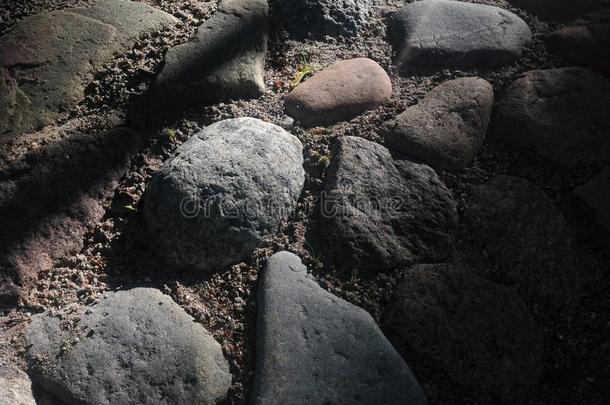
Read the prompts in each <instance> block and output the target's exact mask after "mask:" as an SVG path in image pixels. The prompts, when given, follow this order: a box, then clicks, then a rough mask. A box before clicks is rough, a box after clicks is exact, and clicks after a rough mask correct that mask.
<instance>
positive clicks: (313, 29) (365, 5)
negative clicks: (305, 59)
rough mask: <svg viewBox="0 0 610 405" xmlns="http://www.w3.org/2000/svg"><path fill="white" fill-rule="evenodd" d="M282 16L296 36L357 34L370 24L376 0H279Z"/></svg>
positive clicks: (279, 9) (278, 5) (318, 36)
mask: <svg viewBox="0 0 610 405" xmlns="http://www.w3.org/2000/svg"><path fill="white" fill-rule="evenodd" d="M276 3H278V4H277V6H276V7H278V14H279V16H278V17H279V19H280V20H281V21H282V22H283V24H284V25H285V28H286V29H287V30H288V32H290V33H291V34H292V35H293V36H296V37H299V38H302V37H309V38H321V37H324V36H325V35H333V36H335V35H343V36H348V37H352V36H356V35H357V34H358V32H359V31H360V30H361V29H362V27H363V26H364V25H365V24H366V22H367V20H368V17H369V13H370V10H371V7H373V6H374V0H343V1H335V0H301V1H293V0H279V1H278V2H276Z"/></svg>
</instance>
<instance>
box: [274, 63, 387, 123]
mask: <svg viewBox="0 0 610 405" xmlns="http://www.w3.org/2000/svg"><path fill="white" fill-rule="evenodd" d="M391 96H392V82H391V81H390V77H389V76H388V75H387V73H386V72H385V71H384V70H383V68H382V67H381V66H379V64H377V62H375V61H373V60H371V59H367V58H356V59H349V60H344V61H341V62H337V63H335V64H334V65H332V66H329V67H328V68H326V69H324V70H321V71H320V72H317V73H315V75H314V76H313V77H312V78H310V79H308V80H307V81H305V82H304V83H302V84H300V85H299V86H297V88H295V89H294V90H293V91H291V92H290V94H288V96H287V97H286V100H285V102H284V107H285V109H286V113H287V114H288V115H290V116H291V117H293V118H294V119H295V120H297V121H299V122H300V123H301V124H302V125H305V126H315V125H330V124H334V123H336V122H338V121H343V120H348V119H350V118H353V117H355V116H357V115H359V114H362V113H363V112H365V111H368V110H374V109H376V108H377V107H379V106H380V105H382V104H383V103H384V102H386V101H388V100H389V99H390V97H391Z"/></svg>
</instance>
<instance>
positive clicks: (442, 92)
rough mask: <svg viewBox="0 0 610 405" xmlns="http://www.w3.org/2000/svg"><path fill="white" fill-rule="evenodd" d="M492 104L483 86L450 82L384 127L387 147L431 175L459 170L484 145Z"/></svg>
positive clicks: (488, 87) (486, 85)
mask: <svg viewBox="0 0 610 405" xmlns="http://www.w3.org/2000/svg"><path fill="white" fill-rule="evenodd" d="M493 103H494V92H493V87H491V84H489V83H488V82H487V81H485V80H483V79H480V78H478V77H466V78H460V79H455V80H449V81H447V82H445V83H443V84H441V85H440V86H437V87H435V88H434V89H433V90H432V91H431V92H430V93H429V94H428V95H426V97H424V98H423V99H422V100H421V101H420V102H419V103H418V104H417V105H414V106H412V107H409V108H407V110H405V111H404V112H403V113H401V114H400V115H398V117H396V119H395V120H391V121H389V122H388V123H386V127H387V132H386V134H385V142H386V145H387V146H388V147H389V148H390V149H391V150H396V151H398V152H400V153H403V154H406V155H408V156H411V157H413V158H415V159H416V160H418V161H421V162H423V163H426V164H428V165H430V166H432V167H433V168H434V169H437V170H438V169H443V170H450V171H458V170H461V169H463V168H465V167H468V166H470V165H471V164H472V161H473V160H474V158H475V157H476V155H477V154H478V153H479V151H480V150H481V147H482V146H483V143H484V142H485V135H486V133H487V127H488V126H489V121H490V119H491V113H492V110H493Z"/></svg>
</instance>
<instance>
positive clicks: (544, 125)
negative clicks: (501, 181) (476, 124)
mask: <svg viewBox="0 0 610 405" xmlns="http://www.w3.org/2000/svg"><path fill="white" fill-rule="evenodd" d="M492 135H493V136H494V137H496V138H497V139H500V140H502V141H505V142H508V143H512V144H515V145H517V146H519V147H521V148H523V149H525V150H528V151H531V152H533V153H535V154H537V155H539V156H541V157H543V158H545V159H546V160H548V161H549V162H551V163H552V164H555V165H559V166H578V165H586V164H591V163H600V162H607V161H610V82H609V81H608V80H607V79H606V78H605V77H603V76H602V75H600V74H598V73H594V72H591V71H588V70H585V69H581V68H573V67H568V68H559V69H551V70H532V71H529V72H526V73H524V74H523V75H521V76H520V77H519V78H517V80H515V81H514V82H513V83H512V84H511V85H510V86H509V87H508V89H507V90H506V92H505V94H503V95H502V96H501V97H500V100H499V102H498V103H497V106H496V111H495V115H494V118H493V131H492Z"/></svg>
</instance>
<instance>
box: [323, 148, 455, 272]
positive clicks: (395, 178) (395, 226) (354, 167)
mask: <svg viewBox="0 0 610 405" xmlns="http://www.w3.org/2000/svg"><path fill="white" fill-rule="evenodd" d="M326 182H327V183H326V188H325V190H324V194H323V198H324V199H323V201H322V202H321V207H322V212H321V218H320V220H321V226H320V232H319V234H320V235H319V242H320V251H321V252H322V254H323V255H324V257H325V258H328V259H330V260H331V261H333V262H334V263H336V264H338V265H340V266H352V267H362V268H367V269H373V270H375V269H379V270H381V269H391V268H394V267H397V266H401V265H408V264H413V263H416V262H426V261H432V262H437V261H442V260H444V259H445V258H446V257H447V255H448V254H449V251H450V249H451V247H452V244H453V240H454V236H455V232H456V230H457V209H456V204H455V201H454V200H453V195H452V194H451V191H449V190H448V189H447V187H445V185H444V184H443V183H442V182H441V181H440V179H439V178H438V176H437V174H436V173H435V172H434V170H433V169H432V168H430V167H429V166H426V165H423V164H418V163H414V162H411V161H408V160H402V161H394V160H393V159H392V156H391V155H390V152H389V151H388V150H387V149H386V148H384V147H383V146H381V145H379V144H377V143H374V142H371V141H367V140H365V139H363V138H357V137H351V136H346V137H342V138H339V140H338V141H337V144H336V146H335V150H334V155H333V158H332V163H331V166H330V167H329V169H328V172H327V179H326Z"/></svg>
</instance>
